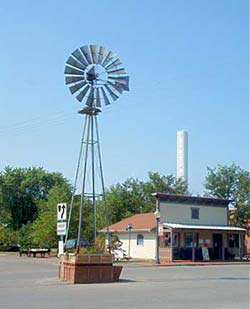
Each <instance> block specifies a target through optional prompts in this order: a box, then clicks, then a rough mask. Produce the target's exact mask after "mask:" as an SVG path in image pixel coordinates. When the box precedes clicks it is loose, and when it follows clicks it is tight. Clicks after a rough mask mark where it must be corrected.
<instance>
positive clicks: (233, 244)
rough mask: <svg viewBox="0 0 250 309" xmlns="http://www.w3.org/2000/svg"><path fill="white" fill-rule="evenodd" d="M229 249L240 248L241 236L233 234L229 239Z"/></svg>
mask: <svg viewBox="0 0 250 309" xmlns="http://www.w3.org/2000/svg"><path fill="white" fill-rule="evenodd" d="M228 246H229V248H239V234H231V235H229V237H228Z"/></svg>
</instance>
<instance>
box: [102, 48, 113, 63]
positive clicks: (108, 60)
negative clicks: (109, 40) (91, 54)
mask: <svg viewBox="0 0 250 309" xmlns="http://www.w3.org/2000/svg"><path fill="white" fill-rule="evenodd" d="M113 58H114V54H113V53H112V52H111V51H110V52H109V53H108V54H107V57H106V58H105V60H104V61H103V64H102V65H103V66H104V67H105V66H106V65H107V64H108V63H109V62H110V60H112V59H113Z"/></svg>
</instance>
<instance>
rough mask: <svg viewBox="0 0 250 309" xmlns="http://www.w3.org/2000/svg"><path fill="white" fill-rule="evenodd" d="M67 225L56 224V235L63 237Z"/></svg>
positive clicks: (64, 223)
mask: <svg viewBox="0 0 250 309" xmlns="http://www.w3.org/2000/svg"><path fill="white" fill-rule="evenodd" d="M66 230H67V223H66V222H57V235H58V236H63V235H66Z"/></svg>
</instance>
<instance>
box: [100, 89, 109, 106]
mask: <svg viewBox="0 0 250 309" xmlns="http://www.w3.org/2000/svg"><path fill="white" fill-rule="evenodd" d="M101 91H102V96H103V100H104V103H105V105H110V102H109V98H108V96H107V95H106V92H105V91H104V89H103V88H101Z"/></svg>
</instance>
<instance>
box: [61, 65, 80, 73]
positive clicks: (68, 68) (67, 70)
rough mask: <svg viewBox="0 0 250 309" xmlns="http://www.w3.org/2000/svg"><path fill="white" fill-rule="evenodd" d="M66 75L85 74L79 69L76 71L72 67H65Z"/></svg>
mask: <svg viewBox="0 0 250 309" xmlns="http://www.w3.org/2000/svg"><path fill="white" fill-rule="evenodd" d="M64 74H70V75H82V76H83V74H84V72H83V71H80V70H79V69H75V68H72V67H68V66H67V65H66V66H65V70H64Z"/></svg>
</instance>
